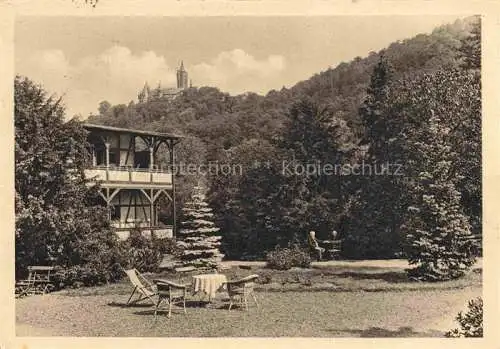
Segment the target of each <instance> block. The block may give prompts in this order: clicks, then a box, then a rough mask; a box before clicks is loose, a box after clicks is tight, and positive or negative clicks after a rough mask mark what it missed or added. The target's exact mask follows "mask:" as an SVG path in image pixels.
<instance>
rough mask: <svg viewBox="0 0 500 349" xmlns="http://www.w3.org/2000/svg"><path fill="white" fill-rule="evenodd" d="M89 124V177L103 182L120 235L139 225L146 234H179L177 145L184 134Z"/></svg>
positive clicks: (87, 170)
mask: <svg viewBox="0 0 500 349" xmlns="http://www.w3.org/2000/svg"><path fill="white" fill-rule="evenodd" d="M83 127H84V128H85V129H86V130H87V131H88V136H87V140H88V142H89V144H90V149H89V152H90V154H91V159H92V160H91V164H90V166H89V167H88V168H87V169H86V170H85V176H86V177H87V178H88V179H92V180H93V181H95V182H99V183H100V195H101V197H102V199H103V200H104V201H105V202H106V204H107V205H108V207H110V213H109V219H110V220H111V225H112V226H113V227H115V229H116V232H117V234H118V236H119V237H120V238H122V239H127V238H128V236H129V235H130V231H131V230H132V229H134V228H139V229H140V230H141V231H142V232H143V234H144V235H151V234H154V235H155V236H156V237H160V238H165V237H170V238H174V237H175V235H176V220H175V217H176V207H175V200H174V199H175V178H174V175H173V169H174V162H175V152H174V148H175V145H176V144H177V143H179V141H180V139H181V138H182V137H181V136H178V135H173V134H166V133H159V132H151V131H140V130H132V129H124V128H118V127H111V126H102V125H94V124H84V125H83ZM91 183H92V182H91ZM160 204H161V205H160ZM160 206H161V207H167V208H168V211H169V214H168V215H167V216H168V217H167V219H165V217H163V216H165V214H164V212H163V214H162V217H160V213H161V212H160ZM160 218H162V219H160Z"/></svg>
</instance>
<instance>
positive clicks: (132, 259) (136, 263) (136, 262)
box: [122, 229, 181, 272]
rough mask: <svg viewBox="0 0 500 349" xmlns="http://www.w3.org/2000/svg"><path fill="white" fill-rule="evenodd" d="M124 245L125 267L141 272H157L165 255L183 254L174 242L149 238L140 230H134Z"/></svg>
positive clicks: (153, 237)
mask: <svg viewBox="0 0 500 349" xmlns="http://www.w3.org/2000/svg"><path fill="white" fill-rule="evenodd" d="M122 244H123V245H122V248H123V249H124V262H123V264H124V267H126V268H136V269H138V270H140V271H141V272H155V271H157V269H158V266H159V265H160V263H161V261H162V259H163V255H164V254H172V255H174V256H179V255H180V253H181V250H180V249H179V248H178V247H177V246H176V244H175V242H174V241H173V240H171V239H159V238H156V237H155V236H154V235H153V236H152V237H151V238H148V237H145V236H144V235H142V233H141V231H140V230H139V229H133V230H132V231H131V232H130V237H129V238H128V239H127V240H126V241H124V242H122Z"/></svg>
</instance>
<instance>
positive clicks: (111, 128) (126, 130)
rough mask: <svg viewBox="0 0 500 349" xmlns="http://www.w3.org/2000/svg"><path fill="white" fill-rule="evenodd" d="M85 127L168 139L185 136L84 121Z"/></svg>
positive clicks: (92, 129) (91, 129) (90, 129)
mask: <svg viewBox="0 0 500 349" xmlns="http://www.w3.org/2000/svg"><path fill="white" fill-rule="evenodd" d="M83 128H85V129H87V130H89V131H109V132H114V133H124V134H132V135H136V136H155V137H160V138H167V139H181V138H184V137H183V136H181V135H176V134H173V133H162V132H155V131H144V130H135V129H130V128H121V127H114V126H105V125H96V124H88V123H84V124H83Z"/></svg>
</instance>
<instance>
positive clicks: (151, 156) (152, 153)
mask: <svg viewBox="0 0 500 349" xmlns="http://www.w3.org/2000/svg"><path fill="white" fill-rule="evenodd" d="M154 159H155V149H154V147H149V168H150V169H151V170H152V169H153V168H154Z"/></svg>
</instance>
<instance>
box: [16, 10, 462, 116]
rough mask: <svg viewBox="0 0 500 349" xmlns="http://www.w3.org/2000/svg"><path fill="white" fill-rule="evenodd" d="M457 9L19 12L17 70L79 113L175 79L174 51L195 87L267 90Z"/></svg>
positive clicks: (422, 29) (430, 25)
mask: <svg viewBox="0 0 500 349" xmlns="http://www.w3.org/2000/svg"><path fill="white" fill-rule="evenodd" d="M457 18H458V17H457V16H437V15H436V16H394V15H392V16H300V17H255V16H254V17H243V16H231V17H146V16H142V17H140V16H137V17H125V16H121V17H109V16H108V17H107V16H98V17H83V16H81V17H76V16H70V17H63V16H57V17H47V16H22V17H17V19H16V23H15V39H14V40H15V71H16V74H19V75H23V76H27V77H29V78H30V79H32V80H34V81H35V82H37V83H40V84H42V86H43V87H44V88H45V89H46V90H47V91H49V92H50V93H52V94H55V95H57V96H62V97H63V101H64V103H65V105H66V108H67V116H68V117H72V116H73V115H77V114H78V115H81V116H82V117H83V118H85V117H87V116H88V115H89V114H90V113H94V114H95V113H97V107H98V104H99V102H101V101H103V100H107V101H109V102H110V103H111V104H119V103H124V104H128V103H129V102H130V101H131V100H133V101H137V94H138V92H139V91H140V90H141V89H142V87H143V85H144V83H145V82H148V84H149V85H150V86H151V87H156V86H157V85H158V84H159V83H161V86H162V87H175V84H176V77H175V71H176V68H177V67H178V66H179V64H180V62H181V60H182V61H183V62H184V66H185V68H186V70H187V71H188V73H189V78H190V79H191V80H192V83H193V86H197V87H200V86H214V87H217V88H219V89H220V90H222V91H224V92H228V93H230V94H233V95H234V94H239V93H243V92H256V93H259V94H266V93H267V92H268V91H269V90H272V89H281V88H282V87H283V86H285V87H291V86H293V85H294V84H296V83H297V82H299V81H301V80H305V79H307V78H309V77H311V76H312V75H314V74H317V73H319V72H321V71H324V70H326V69H328V68H329V67H335V66H336V65H338V64H339V63H342V62H348V61H350V60H352V59H353V58H355V57H357V56H359V57H365V56H367V55H368V54H369V53H370V52H372V51H374V52H376V51H379V50H381V49H382V48H384V47H387V46H388V45H389V44H390V43H392V42H394V41H397V40H403V39H407V38H411V37H413V36H415V35H418V34H420V33H430V32H431V31H432V30H433V29H434V28H435V27H437V26H439V25H442V24H447V23H452V22H453V21H455V20H456V19H457Z"/></svg>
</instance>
